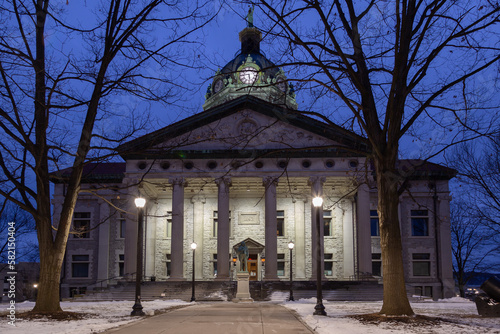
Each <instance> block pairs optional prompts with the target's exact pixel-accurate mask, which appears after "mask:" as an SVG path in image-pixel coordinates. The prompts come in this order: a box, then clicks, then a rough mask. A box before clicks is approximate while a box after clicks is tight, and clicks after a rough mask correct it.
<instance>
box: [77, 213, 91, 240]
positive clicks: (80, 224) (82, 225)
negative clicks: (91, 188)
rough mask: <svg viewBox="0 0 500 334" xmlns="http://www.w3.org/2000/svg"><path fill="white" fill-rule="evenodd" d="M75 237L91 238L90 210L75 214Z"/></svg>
mask: <svg viewBox="0 0 500 334" xmlns="http://www.w3.org/2000/svg"><path fill="white" fill-rule="evenodd" d="M73 229H74V232H75V234H73V238H77V239H88V238H90V231H89V229H90V212H75V213H74V215H73Z"/></svg>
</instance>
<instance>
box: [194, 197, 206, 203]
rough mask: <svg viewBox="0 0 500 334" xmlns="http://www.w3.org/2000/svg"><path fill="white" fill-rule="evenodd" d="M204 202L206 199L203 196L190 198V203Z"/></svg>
mask: <svg viewBox="0 0 500 334" xmlns="http://www.w3.org/2000/svg"><path fill="white" fill-rule="evenodd" d="M206 201H207V199H206V197H205V196H203V195H195V196H193V197H192V198H191V203H205V202H206Z"/></svg>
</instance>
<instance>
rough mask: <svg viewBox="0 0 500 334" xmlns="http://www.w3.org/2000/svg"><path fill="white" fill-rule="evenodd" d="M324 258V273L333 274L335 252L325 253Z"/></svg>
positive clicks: (326, 274)
mask: <svg viewBox="0 0 500 334" xmlns="http://www.w3.org/2000/svg"><path fill="white" fill-rule="evenodd" d="M324 256H325V258H324V267H325V269H324V273H325V276H333V254H331V253H325V255H324Z"/></svg>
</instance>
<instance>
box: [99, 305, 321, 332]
mask: <svg viewBox="0 0 500 334" xmlns="http://www.w3.org/2000/svg"><path fill="white" fill-rule="evenodd" d="M104 333H105V334H136V333H140V334H240V333H241V334H268V333H269V334H270V333H273V334H290V333H303V334H313V333H314V332H313V331H312V330H310V329H309V328H308V327H307V326H306V325H304V324H303V323H302V322H301V321H300V320H298V319H297V318H296V317H295V315H294V314H293V313H292V312H291V311H290V310H288V309H286V308H284V307H283V306H280V305H276V304H270V303H225V302H223V303H216V304H196V305H193V306H189V307H185V308H181V309H178V310H174V311H172V312H168V313H165V314H160V315H157V316H154V317H150V318H146V319H144V320H141V321H139V322H135V323H132V324H130V325H125V326H122V327H119V328H115V329H111V330H108V331H106V332H104Z"/></svg>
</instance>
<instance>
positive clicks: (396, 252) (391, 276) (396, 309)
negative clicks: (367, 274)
mask: <svg viewBox="0 0 500 334" xmlns="http://www.w3.org/2000/svg"><path fill="white" fill-rule="evenodd" d="M394 166H395V158H384V157H382V158H380V157H377V158H375V169H376V175H377V187H378V214H379V222H380V246H381V250H382V270H383V279H384V302H383V305H382V309H381V310H380V314H385V315H413V314H414V313H413V310H412V308H411V306H410V302H409V301H408V296H407V295H406V285H405V280H404V270H403V253H402V246H401V230H400V228H399V214H398V204H399V194H398V182H397V181H398V178H397V174H396V173H395V171H394V170H395V168H394Z"/></svg>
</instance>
